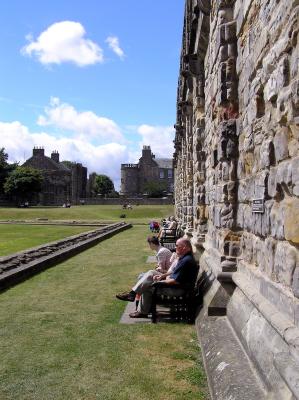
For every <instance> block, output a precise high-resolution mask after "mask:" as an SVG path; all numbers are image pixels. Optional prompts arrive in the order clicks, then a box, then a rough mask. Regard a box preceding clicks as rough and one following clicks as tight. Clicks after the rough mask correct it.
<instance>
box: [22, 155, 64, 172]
mask: <svg viewBox="0 0 299 400" xmlns="http://www.w3.org/2000/svg"><path fill="white" fill-rule="evenodd" d="M23 166H24V167H33V168H36V169H42V170H51V171H64V172H70V169H69V168H67V167H66V166H65V165H64V164H62V163H57V162H55V161H54V160H52V158H50V157H47V156H42V157H40V156H32V157H30V158H28V160H26V161H25V162H24V164H23Z"/></svg>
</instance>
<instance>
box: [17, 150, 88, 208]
mask: <svg viewBox="0 0 299 400" xmlns="http://www.w3.org/2000/svg"><path fill="white" fill-rule="evenodd" d="M23 166H25V167H33V168H36V169H38V170H40V171H41V172H42V175H43V178H44V180H43V183H42V190H41V193H40V194H39V199H38V202H39V203H40V204H42V205H62V204H63V203H67V202H71V203H73V204H77V203H78V202H79V200H80V198H85V197H86V185H87V168H86V167H83V166H82V164H79V163H70V164H69V166H66V165H65V164H64V163H62V162H60V160H59V153H58V152H57V151H53V152H52V154H51V157H47V156H45V150H44V149H43V148H37V147H35V148H34V149H33V154H32V157H30V158H29V159H28V160H27V161H25V163H24V164H23Z"/></svg>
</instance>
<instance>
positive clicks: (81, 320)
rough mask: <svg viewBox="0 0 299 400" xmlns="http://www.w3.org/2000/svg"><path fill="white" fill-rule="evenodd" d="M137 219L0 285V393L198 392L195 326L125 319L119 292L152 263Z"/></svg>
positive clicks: (5, 397)
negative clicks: (88, 245) (50, 264)
mask: <svg viewBox="0 0 299 400" xmlns="http://www.w3.org/2000/svg"><path fill="white" fill-rule="evenodd" d="M147 234H148V230H147V228H146V227H144V226H137V227H134V228H132V229H130V230H128V231H126V232H123V233H120V234H118V235H117V236H114V237H113V238H110V239H108V240H106V241H104V242H101V243H100V244H98V245H97V246H95V247H93V248H91V249H89V250H87V251H85V252H83V253H81V254H79V255H77V256H75V257H73V258H71V259H69V260H68V261H66V262H63V263H62V264H59V265H57V266H56V267H53V268H51V269H49V270H47V271H44V272H43V273H41V274H40V275H37V276H35V277H33V278H31V279H30V280H27V281H26V282H23V283H22V284H19V285H17V286H15V287H13V288H11V289H9V290H7V291H5V292H3V293H1V294H0V354H1V362H0V376H1V379H0V398H1V400H35V399H38V400H41V399H42V400H50V399H51V400H52V399H53V400H68V399H69V400H79V399H80V400H95V399H99V400H116V399H118V400H137V399H138V400H150V399H151V400H158V399H159V400H182V399H184V400H185V399H186V400H193V399H194V400H195V399H197V400H199V399H206V398H207V396H206V395H205V392H206V390H207V386H206V381H205V377H204V374H203V372H202V365H201V361H200V359H199V348H198V345H197V340H196V338H195V333H194V327H193V326H190V325H186V324H166V323H160V324H157V325H152V324H142V323H140V324H134V325H121V324H119V319H120V317H121V315H122V312H123V310H124V307H125V303H124V302H121V301H118V300H116V299H115V297H114V296H115V293H116V292H118V291H120V290H125V289H128V288H129V287H130V285H131V284H132V283H133V282H134V281H135V279H136V275H137V274H138V273H139V272H140V271H143V270H146V269H148V268H149V265H148V264H146V263H145V260H146V257H147V256H148V255H149V254H152V253H151V252H150V251H149V249H148V246H147V245H146V240H145V238H146V236H147Z"/></svg>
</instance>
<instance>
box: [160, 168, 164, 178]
mask: <svg viewBox="0 0 299 400" xmlns="http://www.w3.org/2000/svg"><path fill="white" fill-rule="evenodd" d="M160 179H164V171H163V169H160Z"/></svg>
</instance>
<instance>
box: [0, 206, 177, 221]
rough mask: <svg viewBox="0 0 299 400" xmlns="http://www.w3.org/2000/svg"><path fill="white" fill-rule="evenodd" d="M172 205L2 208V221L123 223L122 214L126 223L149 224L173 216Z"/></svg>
mask: <svg viewBox="0 0 299 400" xmlns="http://www.w3.org/2000/svg"><path fill="white" fill-rule="evenodd" d="M173 213H174V209H173V206H172V205H167V206H144V205H142V206H133V210H123V209H122V207H121V206H120V205H116V206H102V205H95V206H94V205H92V206H88V205H85V206H73V207H71V208H62V207H29V208H12V207H0V220H35V219H37V218H48V219H49V220H102V221H123V219H121V218H120V215H121V214H125V215H126V219H125V221H128V222H133V223H148V222H149V221H150V220H151V219H158V220H160V219H162V218H163V217H165V216H168V215H173Z"/></svg>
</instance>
